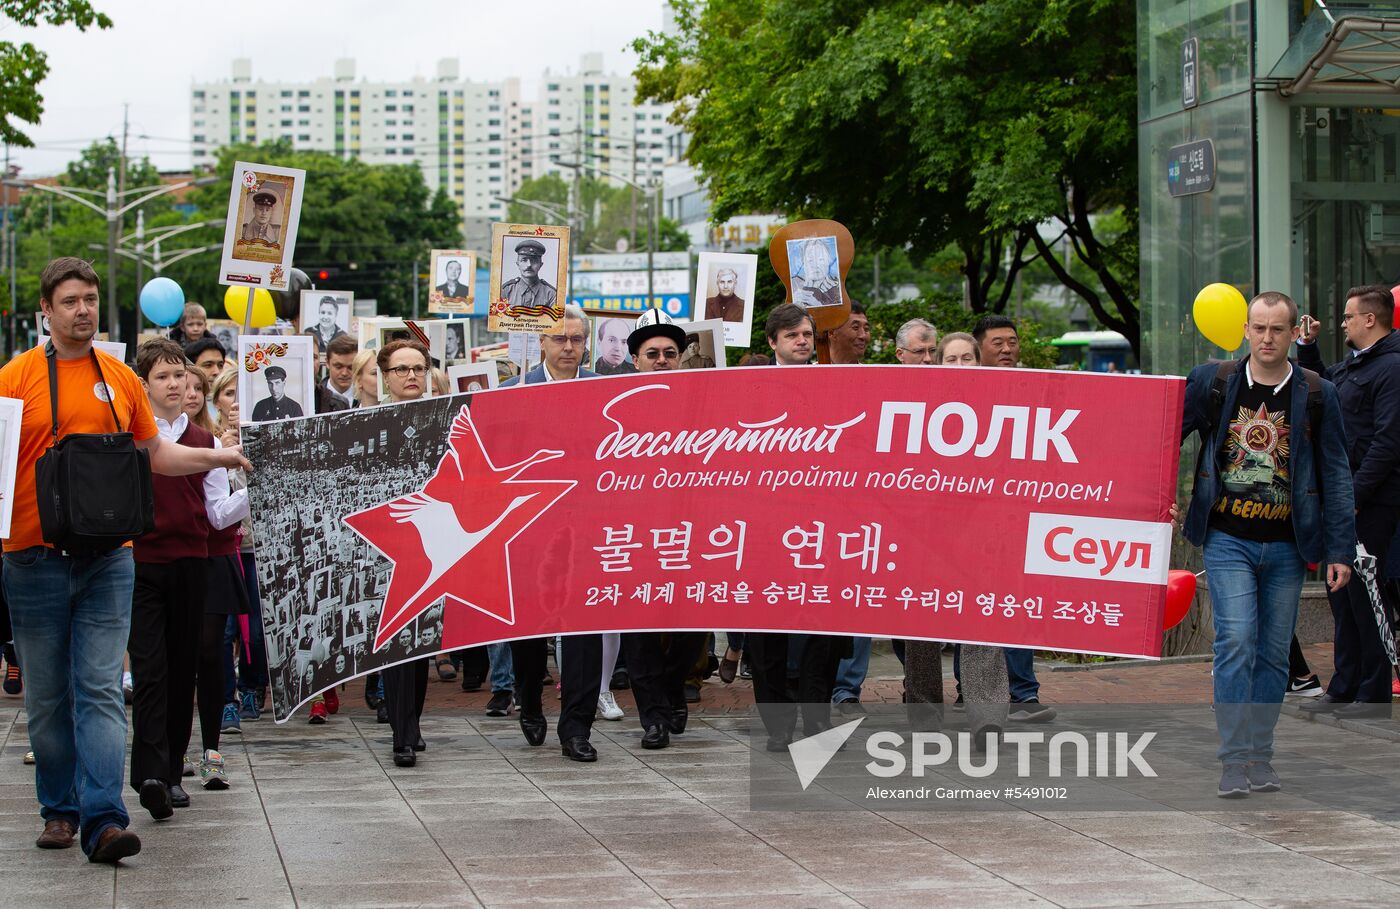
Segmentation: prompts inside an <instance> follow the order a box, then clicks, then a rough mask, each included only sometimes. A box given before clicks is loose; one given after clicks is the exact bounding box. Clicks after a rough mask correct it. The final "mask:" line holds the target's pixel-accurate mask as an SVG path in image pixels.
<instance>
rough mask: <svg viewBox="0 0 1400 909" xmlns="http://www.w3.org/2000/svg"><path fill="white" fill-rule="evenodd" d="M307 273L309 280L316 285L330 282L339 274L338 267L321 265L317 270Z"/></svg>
mask: <svg viewBox="0 0 1400 909" xmlns="http://www.w3.org/2000/svg"><path fill="white" fill-rule="evenodd" d="M307 273H308V274H309V275H310V276H311V280H313V281H315V282H316V283H317V284H325V283H326V282H327V281H330V280H331V279H333V278H334V277H336V276H337V275H339V274H340V266H338V265H322V266H320V267H318V268H313V269H310V270H309V271H308V272H307Z"/></svg>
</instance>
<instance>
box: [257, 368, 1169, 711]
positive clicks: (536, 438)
mask: <svg viewBox="0 0 1400 909" xmlns="http://www.w3.org/2000/svg"><path fill="white" fill-rule="evenodd" d="M1182 388H1183V383H1182V381H1181V380H1179V379H1172V378H1160V377H1141V376H1105V375H1091V374H1079V373H1061V372H1042V371H1031V370H1011V369H987V368H982V369H957V368H947V367H945V368H933V369H929V368H915V367H904V366H844V367H832V366H827V367H819V368H811V369H792V368H767V369H731V370H716V371H695V372H669V373H664V374H662V373H652V374H638V375H629V376H620V377H612V378H600V379H588V380H576V381H571V382H552V383H545V384H538V385H529V386H522V387H518V388H510V389H499V390H495V391H490V392H483V393H478V394H476V395H474V396H470V397H468V396H459V397H456V398H452V399H436V400H429V401H420V402H414V403H411V404H403V405H395V406H393V407H385V408H373V409H369V410H364V411H353V412H349V413H345V414H332V415H328V416H324V417H317V418H309V419H307V420H301V421H289V422H287V423H283V424H266V425H262V426H258V427H255V428H254V429H253V433H252V438H251V439H250V440H249V446H248V447H249V453H250V455H251V456H252V457H253V459H254V463H255V465H257V466H258V468H259V473H258V475H257V476H258V479H256V480H255V481H254V487H253V506H254V514H255V518H256V519H257V523H258V527H259V530H258V533H259V537H258V558H259V562H260V575H261V577H262V579H263V582H264V587H265V588H267V587H270V588H271V589H272V590H273V592H274V596H273V597H272V602H270V603H268V602H265V604H264V617H265V620H266V621H267V624H268V627H269V630H270V633H272V634H277V633H279V632H280V633H281V636H282V637H283V638H284V639H285V640H284V643H283V644H281V645H280V646H279V647H278V648H277V649H278V650H279V653H278V654H277V655H276V656H275V658H274V662H278V661H280V664H281V665H284V666H288V667H290V669H289V670H288V675H289V677H290V678H292V679H293V681H294V682H297V683H298V684H297V685H294V686H293V687H300V688H301V689H303V690H302V692H301V695H292V696H290V697H289V700H290V701H292V702H296V701H300V700H304V699H305V696H309V694H312V693H314V691H313V690H312V689H313V688H316V686H317V685H320V686H321V687H325V685H324V684H323V683H324V680H325V679H327V678H331V677H348V676H350V675H355V674H359V673H362V672H365V671H368V670H369V669H371V668H375V664H377V663H386V662H401V661H402V660H403V659H408V658H412V657H415V656H421V655H424V654H426V653H429V652H436V651H441V650H451V649H456V648H461V647H468V646H473V645H477V644H482V643H487V642H495V641H501V640H508V639H515V638H524V637H535V636H541V635H553V634H561V633H562V634H569V633H577V632H595V631H609V632H611V631H632V630H642V629H695V630H707V631H708V630H715V629H719V630H733V631H746V630H752V631H794V632H816V633H829V634H858V635H873V636H882V637H885V636H887V637H901V638H928V639H936V640H943V641H962V642H978V643H990V644H1001V645H1012V646H1026V647H1035V648H1041V649H1054V650H1069V651H1081V652H1089V653H1100V654H1111V655H1123V656H1145V657H1155V656H1158V655H1159V654H1160V648H1161V642H1162V615H1163V605H1164V601H1165V591H1166V587H1165V585H1166V577H1167V568H1168V559H1169V554H1170V544H1171V525H1170V524H1169V523H1168V508H1169V506H1170V504H1171V502H1172V501H1173V498H1174V495H1175V489H1176V478H1177V459H1178V452H1179V445H1178V440H1179V432H1180V418H1181V395H1182ZM328 459H329V460H328ZM318 468H319V470H320V473H319V474H317V473H316V471H317V470H318ZM327 474H331V476H325V475H327ZM313 475H314V476H315V477H317V479H312V480H310V481H308V479H307V478H308V477H312V476H313ZM320 484H324V485H320ZM307 489H312V490H318V489H319V490H323V492H321V493H318V494H316V495H313V496H311V497H310V501H308V499H307V497H305V496H300V495H290V496H289V495H288V494H287V493H288V492H289V491H292V490H307ZM313 509H314V515H313ZM264 526H267V527H268V532H264V530H263V528H264ZM284 534H285V535H288V536H290V537H291V538H292V540H293V542H292V543H291V544H290V545H287V544H286V543H285V541H284V540H283V539H281V537H282V535H284ZM265 549H266V550H267V552H266V555H265ZM376 566H377V567H376ZM298 569H300V570H298ZM289 570H290V571H291V572H292V573H293V575H294V577H295V581H294V582H292V583H291V584H290V585H289V584H288V582H287V580H286V577H285V575H286V574H287V572H288V571H289ZM321 572H324V574H325V578H324V583H323V582H322V581H321V580H320V579H319V573H321ZM308 574H309V575H311V577H310V578H308V576H307V575H308ZM279 585H280V586H279ZM279 591H282V592H281V593H279ZM265 599H266V598H265ZM269 613H270V614H269ZM425 616H429V620H428V621H425ZM427 624H431V626H432V627H431V628H428V627H425V625H427ZM308 639H311V641H310V643H308ZM326 639H329V641H330V643H329V644H326V645H325V646H320V647H318V646H317V642H318V641H319V640H326ZM294 641H295V642H298V643H297V645H296V646H295V647H293V643H292V642H294ZM308 650H309V652H306V651H308ZM341 653H345V654H347V657H346V658H345V659H342V660H338V659H337V656H338V654H341ZM312 664H315V665H314V666H313V665H312ZM316 690H319V689H318V688H317V689H316Z"/></svg>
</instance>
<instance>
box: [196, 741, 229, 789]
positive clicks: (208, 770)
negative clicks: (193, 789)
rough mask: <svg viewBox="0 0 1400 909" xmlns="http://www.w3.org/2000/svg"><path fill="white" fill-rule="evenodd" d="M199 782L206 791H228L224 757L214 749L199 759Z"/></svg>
mask: <svg viewBox="0 0 1400 909" xmlns="http://www.w3.org/2000/svg"><path fill="white" fill-rule="evenodd" d="M199 782H200V784H201V785H203V786H204V788H205V789H227V788H228V774H227V773H225V772H224V756H223V755H222V754H219V752H217V751H215V750H213V749H212V748H211V749H209V750H208V751H206V752H204V754H203V755H202V756H201V757H200V759H199Z"/></svg>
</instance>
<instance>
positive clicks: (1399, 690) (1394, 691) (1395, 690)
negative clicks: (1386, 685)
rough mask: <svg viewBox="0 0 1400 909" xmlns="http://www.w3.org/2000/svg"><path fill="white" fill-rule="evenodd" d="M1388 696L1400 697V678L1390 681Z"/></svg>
mask: <svg viewBox="0 0 1400 909" xmlns="http://www.w3.org/2000/svg"><path fill="white" fill-rule="evenodd" d="M1390 696H1391V697H1393V698H1400V679H1396V680H1395V681H1393V682H1391V683H1390Z"/></svg>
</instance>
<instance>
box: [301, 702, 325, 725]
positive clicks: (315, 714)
mask: <svg viewBox="0 0 1400 909" xmlns="http://www.w3.org/2000/svg"><path fill="white" fill-rule="evenodd" d="M306 721H307V722H308V723H310V724H312V725H313V726H319V725H321V724H322V723H324V722H325V721H326V704H325V702H324V701H317V702H316V703H314V704H312V705H311V716H309V717H307V720H306Z"/></svg>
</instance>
